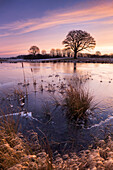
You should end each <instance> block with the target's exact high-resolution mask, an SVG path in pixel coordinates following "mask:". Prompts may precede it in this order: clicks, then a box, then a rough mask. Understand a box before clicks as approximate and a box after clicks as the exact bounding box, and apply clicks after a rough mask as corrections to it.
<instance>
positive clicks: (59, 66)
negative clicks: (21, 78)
mask: <svg viewBox="0 0 113 170" xmlns="http://www.w3.org/2000/svg"><path fill="white" fill-rule="evenodd" d="M29 64H30V66H31V68H32V71H33V72H34V73H37V72H41V71H44V68H46V67H50V68H51V71H53V72H63V73H73V72H75V69H76V66H75V65H76V63H75V64H74V63H67V62H60V63H59V62H58V63H29ZM74 68H75V69H74Z"/></svg>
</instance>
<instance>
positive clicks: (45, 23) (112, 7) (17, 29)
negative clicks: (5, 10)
mask: <svg viewBox="0 0 113 170" xmlns="http://www.w3.org/2000/svg"><path fill="white" fill-rule="evenodd" d="M112 17H113V4H102V5H100V6H94V7H90V9H89V8H88V9H81V10H76V9H73V10H71V11H68V12H67V11H63V12H62V11H56V12H54V11H53V12H51V13H50V14H48V15H47V16H45V17H42V18H35V19H29V20H26V21H24V20H20V21H16V22H14V23H10V24H6V25H2V26H0V37H5V36H10V35H20V34H24V33H29V32H32V31H37V30H40V29H45V28H50V27H53V26H57V25H63V24H71V23H75V24H79V23H82V22H84V23H85V24H87V23H90V22H94V23H97V22H98V20H101V21H100V22H101V24H106V23H107V24H112V23H113V18H112ZM108 18H111V19H109V20H108Z"/></svg>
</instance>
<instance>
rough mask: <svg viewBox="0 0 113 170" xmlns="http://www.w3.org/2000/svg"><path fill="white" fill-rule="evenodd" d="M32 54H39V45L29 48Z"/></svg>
mask: <svg viewBox="0 0 113 170" xmlns="http://www.w3.org/2000/svg"><path fill="white" fill-rule="evenodd" d="M28 51H29V53H30V54H33V55H36V54H39V52H40V50H39V48H38V47H37V46H31V48H30V49H29V50H28Z"/></svg>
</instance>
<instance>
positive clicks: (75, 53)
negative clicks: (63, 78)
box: [74, 50, 77, 59]
mask: <svg viewBox="0 0 113 170" xmlns="http://www.w3.org/2000/svg"><path fill="white" fill-rule="evenodd" d="M76 58H77V51H76V50H75V51H74V59H76Z"/></svg>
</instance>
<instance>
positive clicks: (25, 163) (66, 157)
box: [0, 127, 113, 170]
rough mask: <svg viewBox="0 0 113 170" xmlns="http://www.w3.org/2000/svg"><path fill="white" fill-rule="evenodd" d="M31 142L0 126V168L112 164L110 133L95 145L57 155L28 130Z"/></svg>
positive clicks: (104, 166) (68, 168)
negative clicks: (47, 150) (44, 146)
mask: <svg viewBox="0 0 113 170" xmlns="http://www.w3.org/2000/svg"><path fill="white" fill-rule="evenodd" d="M30 135H31V136H32V142H31V141H30V142H28V141H27V140H26V139H25V138H24V136H23V135H22V134H16V133H15V132H14V129H11V128H9V129H8V127H6V128H4V129H2V130H0V169H8V170H18V169H31V170H32V169H40V170H41V169H44V170H47V169H48V170H51V169H56V170H60V169H62V170H63V169H64V170H65V169H66V170H73V169H77V170H83V169H84V170H87V169H89V170H96V169H97V170H100V169H103V170H104V169H105V170H111V169H112V168H113V141H112V140H111V138H110V137H106V139H105V140H100V141H98V143H97V145H96V146H95V149H93V147H91V146H90V147H89V149H88V150H82V151H81V152H80V153H79V156H78V155H77V154H76V153H75V152H73V153H72V152H71V153H69V154H62V155H60V154H59V153H58V152H57V151H55V152H54V153H51V154H50V152H48V153H47V152H46V151H45V150H44V149H43V148H42V147H41V145H40V144H39V141H38V138H37V135H36V134H35V133H34V132H33V131H32V133H31V134H30Z"/></svg>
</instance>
